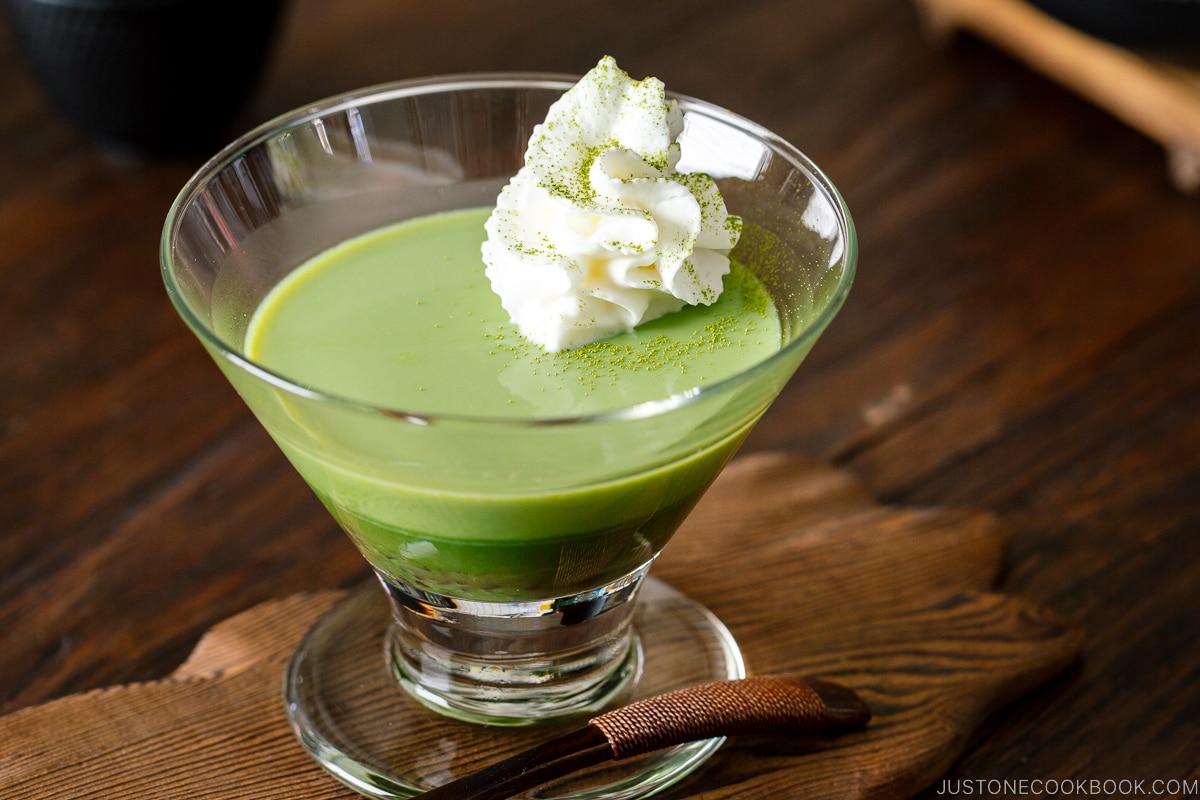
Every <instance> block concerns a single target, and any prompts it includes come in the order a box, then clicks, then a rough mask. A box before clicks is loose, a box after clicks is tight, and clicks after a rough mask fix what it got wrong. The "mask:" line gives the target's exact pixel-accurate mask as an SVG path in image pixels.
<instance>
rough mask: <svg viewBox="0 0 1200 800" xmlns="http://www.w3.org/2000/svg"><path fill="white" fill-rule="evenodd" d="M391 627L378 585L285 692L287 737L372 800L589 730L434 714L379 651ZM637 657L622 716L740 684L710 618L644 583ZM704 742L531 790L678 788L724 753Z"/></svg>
mask: <svg viewBox="0 0 1200 800" xmlns="http://www.w3.org/2000/svg"><path fill="white" fill-rule="evenodd" d="M391 623H392V617H391V611H390V609H389V606H388V601H387V598H386V596H385V594H384V592H383V591H382V590H381V589H380V587H379V585H378V584H377V583H374V582H372V583H371V584H370V585H369V586H365V587H363V588H362V589H360V590H359V591H357V592H356V593H355V594H353V595H352V596H351V597H350V598H348V599H347V600H346V601H344V602H342V603H340V604H339V605H338V606H337V607H335V608H334V609H333V610H331V611H330V612H329V613H328V614H326V615H325V616H323V617H322V618H321V619H320V620H319V621H318V622H317V624H316V625H315V626H314V627H313V629H312V630H311V631H310V632H309V634H308V636H307V637H306V638H305V640H304V642H303V643H302V644H301V646H300V649H299V650H298V651H297V652H296V655H295V656H293V658H292V661H291V663H290V665H289V667H288V670H287V675H286V678H285V681H284V700H285V702H286V706H287V713H288V717H289V719H290V720H291V723H292V728H293V730H294V731H295V733H296V737H297V738H298V739H299V740H300V743H301V744H302V745H303V746H304V747H305V748H306V749H307V750H308V751H309V753H310V754H311V755H312V756H313V758H315V759H316V761H317V763H319V764H320V765H321V766H323V767H324V768H325V769H326V770H328V771H329V772H330V773H331V774H333V776H334V777H336V778H337V779H338V780H340V781H342V782H343V783H345V784H346V785H347V786H349V787H350V788H352V789H354V790H355V791H358V792H360V793H362V794H365V795H367V796H370V797H377V798H407V797H412V796H414V795H416V794H418V793H420V792H422V791H426V790H428V789H432V788H433V787H435V786H440V785H441V784H443V783H446V782H448V781H450V780H453V779H455V778H458V777H461V776H463V775H465V774H467V773H469V772H473V771H475V770H477V769H480V768H481V767H485V766H487V765H489V764H491V763H493V762H495V761H498V760H500V759H502V758H505V757H507V756H510V755H514V754H516V753H518V752H521V751H522V750H525V749H527V748H529V747H532V746H534V745H536V744H538V743H540V742H542V741H544V740H546V739H549V738H551V737H553V736H555V735H557V734H561V733H564V732H566V731H568V730H570V729H573V728H576V727H579V726H581V725H583V724H584V723H586V721H587V718H588V715H582V716H580V717H579V718H578V719H566V720H555V721H554V722H552V723H546V724H544V725H532V726H526V727H518V728H513V727H497V726H490V725H480V724H474V723H469V722H463V721H460V720H457V719H452V718H450V717H447V716H444V715H442V714H439V713H437V712H435V711H433V710H431V709H430V708H428V707H427V706H426V705H425V704H423V703H421V702H419V701H418V700H417V699H415V698H413V697H412V696H411V695H410V694H409V693H408V692H406V691H405V690H404V689H402V688H401V686H400V684H399V682H398V681H397V679H396V677H395V671H394V669H393V664H392V660H391V655H390V653H389V648H388V646H387V645H386V644H385V641H386V637H387V631H388V628H389V626H390V625H391ZM633 629H634V633H633V636H634V647H633V650H632V652H631V655H630V657H629V664H628V667H627V668H628V669H630V670H633V671H634V675H633V679H632V680H630V681H629V682H628V684H627V688H626V689H625V690H624V691H622V692H621V693H620V694H619V695H617V696H616V697H614V698H613V701H612V704H613V705H622V704H625V703H630V702H633V701H635V700H639V699H641V698H643V697H650V696H652V695H656V694H660V693H662V692H667V691H671V690H672V689H679V688H682V687H684V686H691V685H693V684H697V683H705V682H708V681H715V680H731V679H736V678H742V677H745V666H744V664H743V662H742V657H741V652H740V651H739V650H738V647H737V644H736V643H735V642H734V640H733V637H732V636H730V634H729V631H728V630H726V628H725V626H724V625H722V624H721V622H720V621H719V620H718V619H717V618H716V617H714V616H713V615H712V613H711V612H709V611H708V610H707V609H706V608H704V607H703V606H701V605H699V604H697V603H695V602H693V601H692V600H690V599H688V598H687V597H685V596H683V595H682V594H680V593H679V592H676V591H675V590H674V589H672V588H670V587H669V586H667V585H666V584H664V583H663V582H661V581H658V580H656V579H655V578H652V577H649V578H646V580H645V582H644V583H643V585H642V587H641V589H640V591H639V593H638V599H637V607H636V610H635V612H634V618H633ZM721 742H722V740H720V739H709V740H705V741H701V742H692V743H690V744H686V745H681V746H679V747H675V748H671V749H668V750H662V751H659V752H657V753H652V754H649V755H647V756H643V757H640V758H635V759H628V760H625V761H619V762H611V763H609V764H605V765H601V766H599V767H594V768H592V769H589V770H586V771H583V772H579V773H576V774H575V775H571V776H568V777H566V778H563V779H560V780H558V781H555V782H553V783H550V784H546V785H544V786H541V787H538V788H537V789H534V790H531V791H530V792H529V793H528V794H527V795H526V796H527V797H531V798H539V800H567V798H577V799H578V800H584V798H586V799H587V800H601V799H603V800H617V799H618V798H631V797H640V796H644V795H646V794H648V793H650V792H652V791H655V790H657V789H662V788H664V787H666V786H669V785H671V784H673V783H675V782H676V781H678V780H680V779H681V778H683V777H684V776H685V775H687V774H688V773H690V772H691V771H692V770H694V769H695V768H696V767H698V766H699V765H700V764H701V763H702V762H703V761H704V760H705V759H706V758H707V757H708V756H709V755H711V754H712V753H713V752H715V751H716V749H717V748H718V747H720V745H721Z"/></svg>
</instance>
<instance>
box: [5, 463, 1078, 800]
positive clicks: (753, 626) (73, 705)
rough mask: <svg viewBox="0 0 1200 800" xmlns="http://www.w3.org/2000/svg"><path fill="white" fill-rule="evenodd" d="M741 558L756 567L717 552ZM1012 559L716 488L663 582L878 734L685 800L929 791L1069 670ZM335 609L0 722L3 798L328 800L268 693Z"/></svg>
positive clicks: (841, 480)
mask: <svg viewBox="0 0 1200 800" xmlns="http://www.w3.org/2000/svg"><path fill="white" fill-rule="evenodd" d="M743 537H745V538H747V539H752V540H754V541H757V542H762V543H764V546H761V547H755V548H750V549H747V548H745V547H742V546H738V547H732V548H731V547H729V544H730V543H736V542H738V541H739V540H742V539H743ZM1003 542H1004V535H1003V533H1002V532H1001V531H1000V529H999V527H998V526H997V525H996V524H995V522H994V521H993V520H991V519H989V518H988V517H986V516H983V515H968V514H962V513H952V512H946V511H939V510H934V509H928V510H919V511H912V510H906V509H893V508H886V507H881V506H877V505H875V504H873V503H872V502H871V501H869V500H868V499H867V498H866V496H865V494H864V493H863V491H862V489H861V488H860V487H858V486H857V485H856V484H855V483H854V482H853V481H852V480H851V479H850V478H849V476H847V475H846V474H845V473H844V472H839V471H836V470H833V469H830V468H827V467H820V466H818V465H816V464H815V463H813V462H812V461H810V460H808V459H804V458H800V457H796V456H783V455H777V454H764V455H759V456H756V457H752V458H745V459H742V460H741V461H739V462H738V463H737V464H736V465H735V466H733V467H731V468H730V469H729V470H727V471H726V473H725V474H724V475H722V476H721V478H719V479H718V481H717V483H716V484H715V485H714V487H713V488H712V490H711V491H710V492H709V494H708V495H707V496H706V498H705V499H704V501H702V504H701V506H700V507H699V508H697V510H696V512H695V513H694V515H693V516H692V518H691V521H690V522H689V523H688V525H687V529H686V530H684V531H681V532H680V538H679V539H678V541H677V543H678V544H679V545H680V547H679V548H677V549H679V550H682V551H684V552H682V553H678V554H677V555H679V556H680V558H676V559H673V561H672V562H669V566H670V568H669V569H667V570H664V572H666V573H668V575H670V576H672V578H673V579H675V580H676V581H678V582H679V583H681V584H688V585H692V586H694V587H695V588H696V589H697V591H698V592H699V596H700V597H702V598H704V599H705V600H706V601H709V602H711V604H712V606H713V607H714V608H715V609H716V610H718V613H720V609H721V608H722V607H730V608H731V610H732V607H737V608H743V609H747V610H751V611H752V612H753V613H752V614H750V615H746V614H744V613H743V614H741V615H738V614H731V616H730V618H729V619H727V620H726V621H727V623H728V624H729V625H730V627H731V630H732V632H733V633H734V635H735V637H737V638H738V639H739V640H740V641H744V642H745V643H746V645H745V650H746V657H747V660H748V662H749V664H750V666H751V668H752V672H757V673H759V674H768V673H785V674H796V675H806V676H820V677H823V678H827V679H834V680H836V681H838V682H840V683H842V684H844V685H846V686H849V687H850V688H852V689H855V690H856V691H858V692H859V693H860V694H861V695H862V697H863V699H865V700H866V701H867V703H868V704H869V705H870V707H871V709H872V712H873V714H874V716H873V719H872V722H871V725H870V726H869V728H868V730H866V731H863V732H854V733H850V734H847V735H844V736H841V737H836V738H834V737H829V736H818V735H808V736H784V737H776V738H767V739H763V740H761V741H739V740H735V742H736V744H735V745H734V746H733V748H732V749H731V751H728V752H727V753H726V754H719V755H718V756H717V757H716V758H715V759H714V760H713V761H712V762H710V763H709V764H707V765H706V766H705V767H704V768H702V771H701V772H700V773H699V774H697V775H694V776H692V777H691V778H689V779H688V782H687V784H686V786H687V787H690V789H688V788H684V789H682V790H677V791H676V796H683V795H681V794H680V793H679V792H680V791H682V792H684V793H687V792H689V791H691V790H696V789H700V788H703V790H704V791H705V797H713V798H716V797H731V798H732V797H738V798H767V797H771V796H774V795H775V794H777V793H778V792H779V791H780V787H781V786H788V787H790V788H789V791H795V792H799V793H802V794H803V796H805V797H817V798H843V799H844V800H850V799H851V798H904V797H909V796H911V795H912V794H914V793H916V792H917V791H919V790H920V789H922V788H924V787H925V786H927V785H929V784H930V783H931V782H932V781H933V780H935V779H936V778H937V777H938V776H939V775H941V774H942V773H943V772H944V771H945V770H946V769H947V768H948V766H949V765H950V764H951V763H952V762H953V760H954V759H955V758H956V757H957V756H958V755H959V754H960V753H961V752H962V749H963V747H964V746H965V744H966V743H967V742H968V741H969V740H970V737H971V734H972V732H973V731H974V730H975V728H976V727H977V726H978V725H979V724H980V723H981V722H982V721H983V720H984V719H985V718H986V716H987V715H988V714H990V713H991V712H993V711H994V710H995V709H996V708H998V707H1000V706H1002V705H1004V704H1007V703H1009V702H1012V701H1013V700H1015V699H1017V698H1019V697H1020V696H1021V695H1023V694H1024V693H1026V692H1028V691H1030V690H1031V689H1033V688H1034V687H1036V686H1037V685H1039V684H1040V683H1042V682H1043V681H1045V680H1046V679H1048V678H1049V677H1051V676H1053V675H1054V674H1056V673H1057V672H1059V671H1061V670H1062V669H1063V668H1065V667H1066V666H1067V665H1068V664H1069V663H1070V662H1071V661H1072V660H1073V659H1074V657H1075V656H1076V654H1077V652H1078V649H1079V647H1080V644H1081V641H1082V632H1081V631H1080V630H1078V629H1076V628H1073V627H1072V626H1069V625H1065V624H1063V623H1062V622H1060V621H1056V620H1055V619H1054V618H1053V617H1052V616H1051V615H1050V614H1048V613H1047V612H1046V611H1045V610H1044V609H1042V608H1040V607H1039V606H1037V605H1036V604H1034V603H1032V602H1030V601H1028V600H1024V599H1020V598H1015V597H1009V596H1005V595H1001V594H994V593H990V592H989V591H988V589H989V588H990V587H991V585H992V584H993V582H994V580H995V576H996V571H997V567H998V565H999V563H1000V560H1001V556H1002V548H1003ZM672 547H674V545H672ZM664 566H666V565H664ZM714 570H715V571H717V572H719V573H720V574H721V575H722V576H723V577H714V574H713V572H714ZM376 591H378V589H376ZM342 596H343V595H341V594H339V593H334V592H326V593H320V594H315V595H307V596H292V597H290V598H287V599H285V600H281V601H276V602H270V603H266V604H263V605H261V606H258V607H256V608H254V609H251V610H250V611H247V612H244V613H243V614H240V615H238V616H236V617H234V618H232V619H231V620H229V621H226V622H224V623H222V624H220V625H219V626H217V627H216V628H215V629H214V630H213V631H212V632H210V633H209V634H207V635H206V636H205V637H204V638H202V639H201V640H200V643H199V644H198V646H197V648H196V650H195V651H194V652H193V653H192V655H191V656H190V657H189V658H188V659H187V661H185V662H184V663H183V664H182V665H181V666H180V667H179V668H178V669H176V670H175V672H174V673H172V675H171V676H170V678H168V679H166V680H161V681H155V682H151V683H142V684H133V685H128V686H119V687H114V688H108V689H100V690H96V691H94V692H91V693H88V694H84V695H79V696H73V697H66V698H62V699H59V700H55V701H52V702H50V703H47V704H45V705H42V706H37V707H34V708H29V709H25V710H23V711H19V712H17V713H15V714H10V715H8V716H5V717H0V741H4V742H6V743H7V745H8V747H9V748H11V749H10V751H9V755H8V756H7V757H5V758H4V760H3V761H2V762H0V764H2V765H3V767H4V768H3V770H0V794H3V796H4V797H6V798H13V800H34V798H49V797H64V798H65V797H77V796H81V795H83V794H95V795H100V796H104V797H144V796H152V795H171V796H186V797H196V798H210V797H211V798H218V797H262V796H280V797H291V798H295V799H296V800H303V798H310V797H311V798H314V799H315V798H318V797H329V796H330V794H331V792H332V793H336V792H337V791H338V788H337V787H336V785H335V784H334V783H333V780H332V779H331V778H325V779H324V781H323V780H322V778H324V774H323V773H322V771H321V769H320V768H319V767H318V766H316V764H315V763H313V762H311V761H309V760H308V757H307V755H305V754H304V753H303V752H302V751H301V748H300V746H299V744H298V743H297V742H295V741H294V740H293V738H292V734H291V731H290V729H289V727H288V724H287V721H286V719H285V717H284V714H283V705H282V700H281V697H280V680H281V678H280V676H281V674H282V671H283V668H284V662H285V661H286V659H287V657H288V655H289V654H290V652H291V651H292V650H293V649H294V648H295V647H296V645H297V644H298V642H299V639H300V637H301V636H302V635H303V633H304V632H305V630H306V629H307V626H308V625H309V624H311V623H312V622H313V621H314V620H315V618H316V617H317V615H319V614H320V613H321V612H322V611H323V610H325V609H327V608H329V607H330V605H331V604H332V603H333V602H335V601H336V600H338V599H339V598H340V597H342ZM768 643H769V646H765V645H767V644H768ZM264 786H267V787H269V789H266V790H265V791H266V793H263V792H264V789H263V788H262V787H264ZM343 793H345V792H343ZM668 796H670V795H668Z"/></svg>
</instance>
